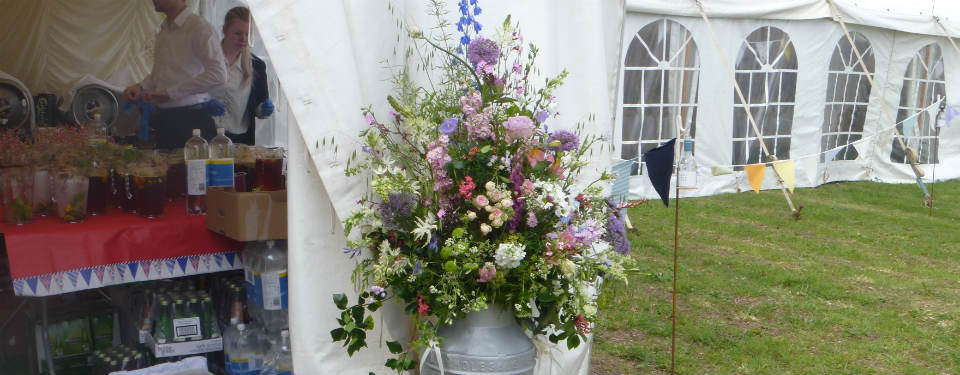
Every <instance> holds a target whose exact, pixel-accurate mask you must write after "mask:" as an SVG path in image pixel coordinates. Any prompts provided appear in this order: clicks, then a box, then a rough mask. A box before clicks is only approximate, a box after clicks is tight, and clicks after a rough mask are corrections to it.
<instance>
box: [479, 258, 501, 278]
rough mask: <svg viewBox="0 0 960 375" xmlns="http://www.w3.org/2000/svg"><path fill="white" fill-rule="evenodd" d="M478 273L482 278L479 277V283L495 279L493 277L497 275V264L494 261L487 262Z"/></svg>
mask: <svg viewBox="0 0 960 375" xmlns="http://www.w3.org/2000/svg"><path fill="white" fill-rule="evenodd" d="M477 274H479V275H480V278H478V279H477V282H478V283H489V282H490V281H492V280H493V277H494V276H496V275H497V266H495V265H494V264H493V263H490V262H486V263H484V264H483V267H481V268H480V269H479V270H478V271H477Z"/></svg>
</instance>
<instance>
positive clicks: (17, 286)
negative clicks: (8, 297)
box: [13, 280, 23, 296]
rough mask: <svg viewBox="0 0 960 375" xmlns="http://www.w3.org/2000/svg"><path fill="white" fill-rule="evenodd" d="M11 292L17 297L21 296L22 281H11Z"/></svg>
mask: <svg viewBox="0 0 960 375" xmlns="http://www.w3.org/2000/svg"><path fill="white" fill-rule="evenodd" d="M13 290H14V292H15V293H16V294H17V295H18V296H22V295H23V280H13Z"/></svg>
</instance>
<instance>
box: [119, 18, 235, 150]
mask: <svg viewBox="0 0 960 375" xmlns="http://www.w3.org/2000/svg"><path fill="white" fill-rule="evenodd" d="M153 5H154V7H155V8H156V10H157V11H158V12H162V13H164V14H166V19H165V20H164V21H163V24H162V25H161V26H160V32H159V33H157V40H156V46H155V48H154V55H153V70H152V71H151V72H150V74H149V75H147V77H146V78H144V79H143V81H141V82H140V83H138V84H135V85H133V86H130V87H128V88H127V89H126V90H124V92H123V94H124V96H126V97H127V99H129V100H137V99H141V100H143V101H145V102H148V103H153V104H154V105H155V106H156V107H157V110H156V111H154V113H153V114H152V115H151V116H150V128H151V133H152V134H151V138H153V137H154V136H155V137H156V138H155V139H156V142H157V146H158V148H161V149H174V148H179V147H183V144H184V143H186V141H187V139H189V138H190V137H191V133H192V130H193V129H200V130H201V132H202V134H203V137H204V138H207V139H209V138H212V137H213V136H214V135H216V128H215V125H214V121H213V117H212V116H211V115H210V112H209V111H208V110H207V109H206V107H205V104H206V103H207V102H208V101H210V95H209V94H208V92H210V91H211V90H213V89H215V88H217V87H218V86H220V85H222V84H224V83H225V82H226V81H227V68H226V66H225V64H224V58H223V52H222V51H221V49H220V40H219V39H218V38H217V33H216V30H215V29H214V28H213V26H211V25H210V24H209V23H207V21H205V20H204V19H203V18H202V17H200V16H198V15H196V14H193V13H190V12H189V11H187V9H186V8H187V3H186V0H153Z"/></svg>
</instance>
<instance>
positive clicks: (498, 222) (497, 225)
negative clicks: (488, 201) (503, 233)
mask: <svg viewBox="0 0 960 375" xmlns="http://www.w3.org/2000/svg"><path fill="white" fill-rule="evenodd" d="M490 225H493V227H494V228H500V227H502V226H503V220H500V218H496V219H494V220H493V221H491V222H490Z"/></svg>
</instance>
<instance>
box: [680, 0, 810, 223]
mask: <svg viewBox="0 0 960 375" xmlns="http://www.w3.org/2000/svg"><path fill="white" fill-rule="evenodd" d="M694 1H695V2H696V3H697V7H698V8H700V16H701V17H703V22H704V23H706V25H707V30H709V31H710V36H712V37H713V44H714V45H715V46H716V47H717V52H719V53H720V61H723V66H725V67H727V72H728V73H730V80H731V81H733V88H734V89H735V90H736V91H737V97H739V98H740V103H741V104H743V110H744V112H746V113H747V121H748V122H749V123H750V126H751V127H752V128H753V132H754V134H756V136H757V142H759V143H760V150H761V151H763V154H764V155H766V159H767V160H766V161H767V162H775V161H777V156H776V155H774V154H771V153H770V150H767V145H766V144H764V143H763V137H762V135H761V134H762V133H760V128H759V127H758V126H757V121H756V120H755V119H754V118H753V113H751V112H750V106H749V105H748V104H747V99H746V98H745V97H744V96H743V91H742V90H740V85H739V84H738V83H737V76H736V75H735V74H734V70H733V67H731V66H730V62H729V61H727V55H726V54H724V53H723V49H722V48H720V40H719V39H718V38H717V34H716V33H715V32H713V26H711V25H710V18H708V17H707V11H706V10H704V8H703V3H702V2H700V0H694ZM773 173H774V174H776V175H777V185H779V186H780V191H781V192H783V197H784V198H786V199H787V205H788V206H790V212H791V213H792V214H793V217H794V218H797V219H799V218H800V211H799V210H797V209H796V208H794V206H793V201H792V200H790V193H788V192H787V187H786V185H785V184H784V183H783V177H781V176H780V172H779V171H777V169H776V168H773Z"/></svg>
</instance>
